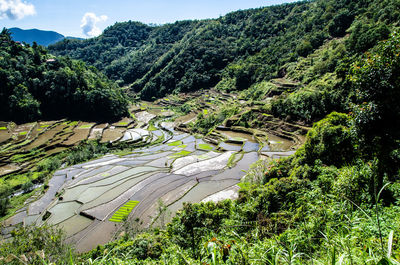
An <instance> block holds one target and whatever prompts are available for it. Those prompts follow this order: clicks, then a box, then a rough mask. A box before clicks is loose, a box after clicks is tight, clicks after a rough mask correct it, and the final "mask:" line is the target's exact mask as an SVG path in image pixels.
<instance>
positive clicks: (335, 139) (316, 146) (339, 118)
mask: <svg viewBox="0 0 400 265" xmlns="http://www.w3.org/2000/svg"><path fill="white" fill-rule="evenodd" d="M349 123H350V117H349V116H348V115H346V114H342V113H337V112H332V113H331V114H329V115H328V116H327V117H326V118H325V119H322V120H321V121H319V122H317V123H315V124H314V126H313V128H312V130H310V131H309V132H308V134H307V140H306V142H305V144H304V147H302V148H301V149H300V150H299V151H298V156H300V157H303V159H304V162H305V163H308V164H313V163H314V161H315V160H317V159H319V160H321V161H322V163H324V164H327V165H335V166H341V165H344V164H345V163H351V161H353V160H354V158H355V157H356V151H355V147H354V144H355V140H354V138H353V135H352V133H351V130H350V127H349V126H350V124H349Z"/></svg>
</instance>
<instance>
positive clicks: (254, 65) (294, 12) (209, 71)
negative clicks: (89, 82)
mask: <svg viewBox="0 0 400 265" xmlns="http://www.w3.org/2000/svg"><path fill="white" fill-rule="evenodd" d="M397 7H398V3H397V1H372V0H367V1H348V0H341V1H321V0H319V1H310V2H298V3H292V4H284V5H277V6H272V7H266V8H260V9H251V10H244V11H238V12H233V13H230V14H227V15H226V16H223V17H220V18H218V19H210V20H202V21H181V22H176V23H174V24H167V25H162V26H153V27H151V26H148V25H144V24H141V23H138V22H124V23H117V24H115V25H113V26H111V27H109V28H108V29H106V30H105V31H104V33H103V34H102V35H100V36H99V37H97V38H93V39H89V40H84V41H80V40H64V41H62V42H59V43H57V44H55V45H53V46H51V47H50V51H51V52H52V53H54V54H58V55H68V56H70V57H72V58H76V59H82V60H84V61H85V62H87V63H89V64H92V65H94V66H96V67H98V68H99V69H100V70H102V71H103V72H104V73H105V74H106V75H107V76H108V77H109V78H111V79H113V80H116V81H118V82H119V83H120V84H121V85H131V87H132V89H133V90H134V91H136V92H140V93H141V97H142V98H144V99H152V98H159V97H162V96H164V95H166V94H167V93H171V92H187V91H194V90H198V89H202V88H204V89H207V88H211V87H214V86H217V87H219V88H221V89H227V90H232V89H239V90H243V89H247V88H249V87H250V86H251V85H252V84H254V83H258V82H261V81H263V80H267V81H268V80H269V79H271V78H272V77H277V76H284V74H285V72H286V69H285V68H283V66H285V65H286V64H287V63H290V62H295V61H296V60H297V58H298V57H299V56H307V55H308V54H310V53H312V52H313V51H314V50H316V49H317V48H319V47H320V46H321V45H322V44H323V43H324V41H326V40H328V39H332V38H338V37H343V36H344V35H345V34H346V30H348V29H349V26H350V25H353V26H352V34H351V36H350V41H349V43H348V45H347V46H348V47H349V48H350V50H351V51H352V52H363V51H366V50H367V49H368V48H370V47H372V46H373V45H374V44H376V42H377V41H378V40H380V39H384V38H385V37H387V36H388V33H389V32H390V31H389V29H388V25H390V24H391V23H394V22H396V21H398V18H399V12H398V8H397ZM377 10H379V13H378V11H377ZM353 22H354V23H353ZM326 67H327V68H328V69H325V70H332V69H334V68H335V61H333V62H327V66H326ZM320 70H322V71H324V69H320Z"/></svg>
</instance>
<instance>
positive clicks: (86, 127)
mask: <svg viewBox="0 0 400 265" xmlns="http://www.w3.org/2000/svg"><path fill="white" fill-rule="evenodd" d="M92 126H93V124H86V125H82V126H81V127H79V129H89V128H92Z"/></svg>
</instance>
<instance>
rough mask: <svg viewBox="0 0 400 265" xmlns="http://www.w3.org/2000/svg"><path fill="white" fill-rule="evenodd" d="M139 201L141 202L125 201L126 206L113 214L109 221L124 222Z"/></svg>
mask: <svg viewBox="0 0 400 265" xmlns="http://www.w3.org/2000/svg"><path fill="white" fill-rule="evenodd" d="M138 203H139V202H138V201H129V202H127V203H125V204H124V206H122V207H121V208H119V209H118V211H116V212H115V213H114V214H113V216H112V217H111V218H110V220H109V221H111V222H115V223H120V222H122V221H123V220H124V219H126V218H127V217H128V216H129V214H130V213H131V212H132V210H133V208H135V207H136V205H137V204H138Z"/></svg>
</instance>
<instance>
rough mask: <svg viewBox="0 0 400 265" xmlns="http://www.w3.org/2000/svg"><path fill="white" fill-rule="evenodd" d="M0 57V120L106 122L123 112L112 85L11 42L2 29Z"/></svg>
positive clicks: (77, 64) (91, 71)
mask: <svg viewBox="0 0 400 265" xmlns="http://www.w3.org/2000/svg"><path fill="white" fill-rule="evenodd" d="M0 56H1V58H2V60H0V84H1V86H0V120H11V121H15V122H23V121H34V120H38V119H60V118H73V119H90V120H107V119H111V120H112V119H115V118H117V117H121V116H123V115H125V114H127V101H126V98H125V96H124V95H123V94H122V93H121V91H120V89H119V88H118V86H117V85H116V84H115V82H113V81H110V80H109V79H108V78H107V77H106V76H104V75H103V74H102V73H100V72H99V71H98V70H97V69H95V68H94V67H88V66H86V65H85V63H83V62H82V61H76V60H71V59H69V58H66V57H54V56H52V55H50V54H48V53H47V50H46V49H45V48H44V47H42V46H38V45H33V46H29V45H26V46H24V45H23V44H20V43H17V42H14V41H13V40H12V39H11V36H10V33H9V32H8V30H6V29H3V31H2V32H1V34H0Z"/></svg>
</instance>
